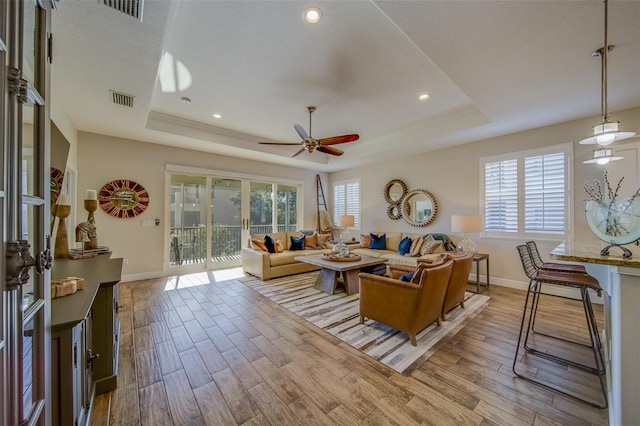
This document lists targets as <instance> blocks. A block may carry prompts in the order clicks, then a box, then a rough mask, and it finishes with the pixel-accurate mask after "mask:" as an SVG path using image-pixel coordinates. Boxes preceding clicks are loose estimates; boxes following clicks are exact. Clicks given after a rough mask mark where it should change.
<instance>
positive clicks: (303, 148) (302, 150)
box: [291, 147, 307, 158]
mask: <svg viewBox="0 0 640 426" xmlns="http://www.w3.org/2000/svg"><path fill="white" fill-rule="evenodd" d="M306 149H307V148H305V147H302V148H300V151H298V152H296V153H295V154H293V155H292V156H291V158H293V157H295V156H296V155H299V154H302V153H303V152H304V151H306Z"/></svg>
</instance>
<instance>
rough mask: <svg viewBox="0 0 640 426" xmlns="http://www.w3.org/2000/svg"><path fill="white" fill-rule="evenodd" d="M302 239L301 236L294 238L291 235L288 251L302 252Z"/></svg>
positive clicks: (303, 237)
mask: <svg viewBox="0 0 640 426" xmlns="http://www.w3.org/2000/svg"><path fill="white" fill-rule="evenodd" d="M304 239H305V236H304V235H303V236H301V237H294V236H293V235H292V236H291V246H290V247H289V250H292V251H293V250H304Z"/></svg>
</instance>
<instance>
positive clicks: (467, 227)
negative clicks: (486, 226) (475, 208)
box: [451, 215, 482, 254]
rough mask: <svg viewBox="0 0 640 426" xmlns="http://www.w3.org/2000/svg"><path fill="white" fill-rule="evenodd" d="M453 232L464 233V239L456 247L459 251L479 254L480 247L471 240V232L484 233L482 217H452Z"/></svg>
mask: <svg viewBox="0 0 640 426" xmlns="http://www.w3.org/2000/svg"><path fill="white" fill-rule="evenodd" d="M451 232H464V238H463V239H462V240H461V241H460V242H459V243H458V246H457V247H456V248H457V250H458V251H461V252H468V253H474V254H475V253H477V252H478V245H477V244H476V243H475V241H473V240H472V239H471V238H469V233H470V232H482V217H481V216H478V215H453V216H451Z"/></svg>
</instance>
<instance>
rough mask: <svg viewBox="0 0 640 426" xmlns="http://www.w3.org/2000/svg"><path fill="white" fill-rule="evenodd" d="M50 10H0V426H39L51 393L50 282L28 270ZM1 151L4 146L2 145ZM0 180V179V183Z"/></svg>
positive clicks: (42, 193)
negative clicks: (0, 264)
mask: <svg viewBox="0 0 640 426" xmlns="http://www.w3.org/2000/svg"><path fill="white" fill-rule="evenodd" d="M49 8H50V3H48V2H44V3H40V2H36V1H33V0H22V1H12V2H1V3H0V16H1V18H2V19H1V21H0V22H1V24H0V25H1V31H0V36H1V37H2V40H1V41H2V43H0V57H1V62H2V63H1V64H0V65H2V66H1V67H0V69H1V70H2V71H0V76H1V77H2V81H3V84H2V86H1V91H2V95H3V99H4V102H3V104H2V106H1V107H0V111H1V112H2V114H1V115H0V120H1V124H2V130H3V134H4V135H5V137H4V138H2V144H3V145H2V149H1V150H0V152H2V155H3V156H2V157H1V158H2V170H3V171H6V173H3V178H6V180H4V181H1V185H0V197H1V198H2V203H1V205H2V207H1V208H0V221H1V223H0V225H1V226H0V228H1V229H2V231H1V232H2V241H3V245H2V249H0V257H1V258H2V262H4V263H3V267H2V268H0V270H2V272H3V281H2V289H1V290H2V293H1V294H2V300H1V301H0V305H2V307H3V308H2V311H0V313H1V314H2V323H3V324H2V327H0V328H1V329H2V330H3V331H2V332H3V333H6V334H4V335H0V355H1V356H2V359H1V360H0V361H1V362H0V365H2V369H0V378H1V379H2V389H0V390H1V393H2V395H3V396H2V397H1V398H0V400H1V402H0V423H2V424H11V425H13V424H29V425H35V424H45V422H46V419H45V418H46V417H48V416H47V414H46V413H47V412H49V413H50V409H48V408H47V407H46V402H47V401H50V400H51V399H50V398H48V397H47V394H48V393H49V392H50V389H51V383H50V377H51V367H50V364H49V361H50V359H51V353H50V336H49V333H48V330H47V327H46V321H47V318H48V317H49V309H50V303H51V302H50V298H49V291H48V288H49V282H50V276H49V273H48V271H46V270H38V271H36V268H34V267H30V266H27V267H25V268H23V267H22V266H17V265H21V264H20V263H16V259H17V258H18V257H19V258H20V259H22V260H24V261H25V263H26V264H27V265H29V264H36V265H38V264H39V263H38V262H37V260H38V259H46V258H47V255H46V246H47V239H48V236H49V233H50V216H49V215H50V207H49V204H48V202H49V198H50V189H51V187H50V173H49V166H50V164H49V163H50V154H49V140H50V138H49V123H50V122H49V111H48V105H47V104H46V103H45V100H46V93H47V92H48V91H47V88H46V86H45V84H46V83H47V81H48V78H47V75H48V69H47V62H46V57H47V52H46V46H47V44H46V36H47V30H48V27H49V12H50V9H49ZM4 144H6V146H5V145H4ZM0 179H1V178H0Z"/></svg>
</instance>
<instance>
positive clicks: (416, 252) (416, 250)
mask: <svg viewBox="0 0 640 426" xmlns="http://www.w3.org/2000/svg"><path fill="white" fill-rule="evenodd" d="M423 241H424V240H423V239H422V237H416V238H414V239H413V240H411V248H410V249H409V254H410V255H411V256H420V248H421V247H422V242H423Z"/></svg>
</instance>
